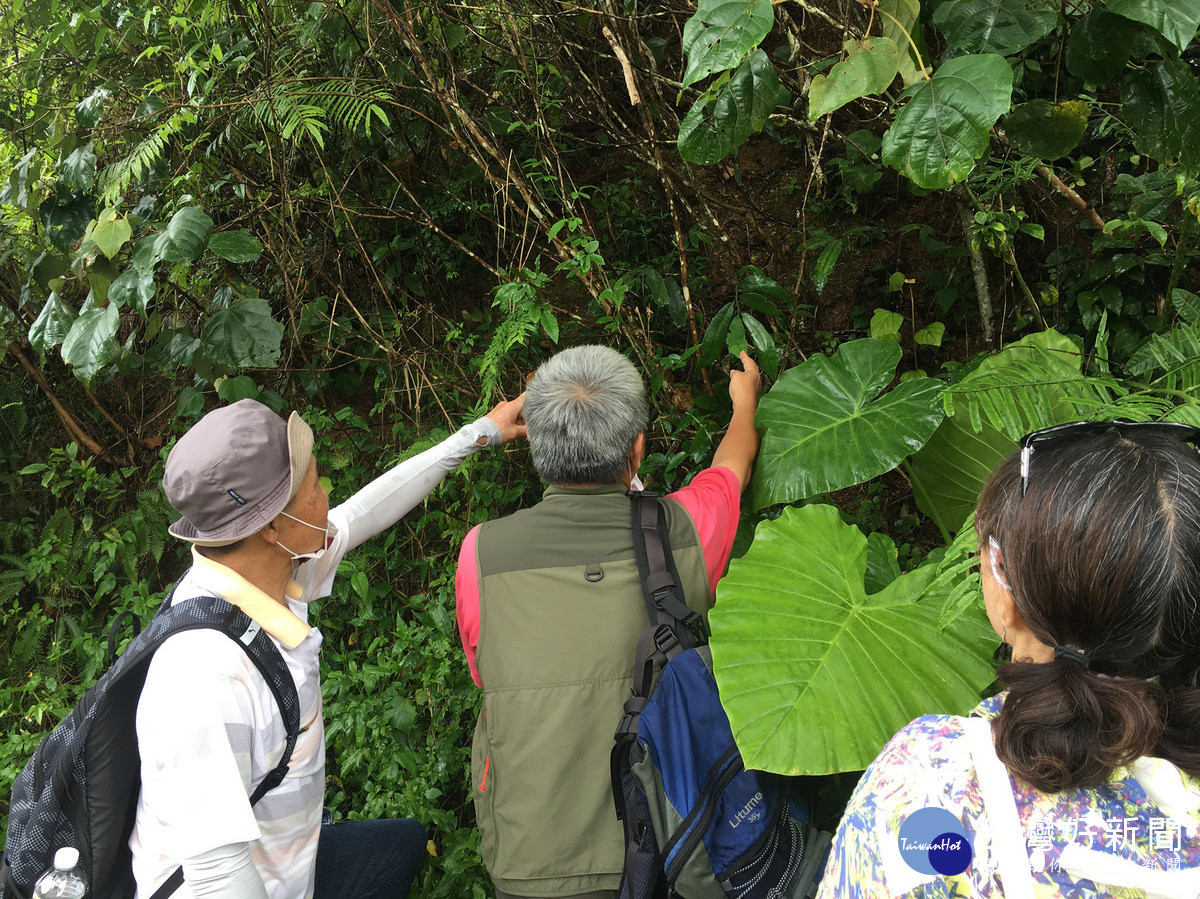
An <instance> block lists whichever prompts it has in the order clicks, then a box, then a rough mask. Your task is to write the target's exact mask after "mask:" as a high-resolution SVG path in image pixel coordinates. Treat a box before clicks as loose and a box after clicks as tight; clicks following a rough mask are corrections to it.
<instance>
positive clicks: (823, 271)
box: [812, 238, 842, 294]
mask: <svg viewBox="0 0 1200 899" xmlns="http://www.w3.org/2000/svg"><path fill="white" fill-rule="evenodd" d="M840 255H842V241H841V238H837V239H835V240H831V241H830V242H829V243H828V245H826V247H825V249H823V250H822V251H821V255H820V256H818V257H817V262H816V264H815V265H814V266H813V272H812V280H813V287H815V288H816V289H817V293H819V294H820V293H824V292H825V285H826V284H828V283H829V276H830V275H832V274H833V267H834V266H835V265H837V261H838V257H839V256H840Z"/></svg>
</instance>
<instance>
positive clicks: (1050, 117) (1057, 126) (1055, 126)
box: [1004, 100, 1091, 160]
mask: <svg viewBox="0 0 1200 899" xmlns="http://www.w3.org/2000/svg"><path fill="white" fill-rule="evenodd" d="M1090 112H1091V107H1089V106H1088V104H1087V103H1085V102H1084V101H1083V100H1067V101H1065V102H1063V103H1051V102H1050V101H1049V100H1030V101H1029V102H1028V103H1022V104H1021V105H1020V106H1017V107H1014V108H1013V111H1012V112H1011V113H1009V114H1008V116H1007V117H1006V118H1005V119H1004V133H1005V135H1006V136H1007V137H1008V139H1009V140H1010V141H1012V143H1013V145H1014V146H1015V147H1016V148H1017V149H1018V150H1020V151H1021V152H1022V153H1028V154H1029V155H1030V156H1036V157H1037V158H1038V159H1047V160H1049V159H1058V158H1059V157H1060V156H1066V155H1067V154H1068V153H1070V152H1071V151H1072V150H1074V149H1075V147H1077V146H1078V145H1079V142H1080V141H1081V140H1082V139H1083V134H1084V132H1085V131H1087V123H1088V115H1089V114H1090Z"/></svg>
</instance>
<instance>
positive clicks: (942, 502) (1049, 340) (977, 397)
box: [908, 331, 1092, 533]
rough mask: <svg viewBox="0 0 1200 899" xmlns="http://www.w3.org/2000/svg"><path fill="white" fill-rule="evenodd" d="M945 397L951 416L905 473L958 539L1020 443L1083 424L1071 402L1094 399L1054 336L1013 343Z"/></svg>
mask: <svg viewBox="0 0 1200 899" xmlns="http://www.w3.org/2000/svg"><path fill="white" fill-rule="evenodd" d="M947 392H948V394H949V395H950V396H952V397H953V398H954V400H955V402H954V415H953V416H949V417H947V418H946V419H945V421H943V422H942V423H941V424H940V425H939V426H938V429H937V431H935V432H934V434H933V436H932V437H931V438H930V439H929V442H928V443H926V444H925V446H924V447H922V448H921V449H920V450H919V451H918V452H917V453H916V454H915V455H914V456H913V457H912V459H911V460H910V461H909V466H908V473H909V477H910V479H911V480H912V485H913V495H914V497H915V498H916V501H917V507H918V508H919V509H920V510H921V511H922V512H924V513H925V514H926V515H928V516H929V517H930V518H932V519H933V520H934V522H935V523H936V524H937V526H938V527H939V528H940V529H941V530H942V531H943V532H944V533H954V532H956V531H957V530H958V529H959V527H960V526H961V525H962V523H963V521H965V520H966V518H967V516H968V515H970V514H971V512H973V511H974V509H975V501H976V500H977V499H978V498H979V490H980V488H981V487H982V486H983V483H984V481H986V480H987V478H988V476H989V475H990V474H991V473H992V469H993V468H995V467H996V465H997V464H998V463H999V462H1000V461H1001V460H1003V459H1004V458H1005V457H1006V456H1007V455H1008V454H1009V453H1011V452H1012V451H1013V450H1014V449H1015V448H1016V445H1017V444H1016V439H1017V438H1018V437H1020V436H1021V435H1022V434H1025V433H1028V432H1029V431H1033V430H1036V429H1038V428H1043V427H1047V426H1049V425H1052V424H1059V423H1061V422H1064V421H1071V420H1072V419H1075V418H1079V417H1081V416H1082V417H1087V413H1086V407H1080V406H1077V405H1076V402H1075V401H1076V399H1079V398H1085V397H1088V396H1091V395H1092V394H1091V393H1090V391H1089V389H1088V387H1087V379H1086V378H1085V377H1084V376H1083V375H1082V374H1081V372H1080V356H1079V348H1078V347H1076V346H1075V344H1074V343H1073V342H1072V341H1071V340H1070V339H1069V338H1067V337H1064V336H1063V335H1061V334H1059V333H1058V332H1057V331H1043V332H1041V333H1038V334H1031V335H1029V336H1028V337H1025V338H1023V339H1022V340H1020V341H1018V342H1017V343H1014V344H1011V345H1010V346H1008V347H1006V348H1005V349H1003V350H1001V351H1000V352H999V353H997V354H996V355H994V356H991V357H989V358H987V359H985V360H984V361H983V362H982V363H981V364H980V366H979V367H978V368H977V369H975V371H973V372H971V373H970V374H969V375H967V376H966V377H965V378H963V379H962V380H961V381H960V382H959V383H958V384H955V385H954V386H953V387H951V388H949V390H948V391H947ZM973 413H977V421H976V422H973V421H972V419H973V418H976V415H974V414H973ZM976 423H977V424H978V430H976V427H975V424H976Z"/></svg>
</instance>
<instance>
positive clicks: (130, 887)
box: [0, 591, 300, 899]
mask: <svg viewBox="0 0 1200 899" xmlns="http://www.w3.org/2000/svg"><path fill="white" fill-rule="evenodd" d="M173 593H174V591H172V594H173ZM126 617H129V618H133V616H132V614H131V613H128V612H124V613H122V614H121V615H120V616H118V619H117V621H116V622H115V623H114V625H113V628H112V631H111V632H110V633H109V640H108V653H109V665H110V666H111V667H109V669H108V670H107V671H105V672H104V674H103V675H101V677H100V679H99V680H98V681H97V682H96V684H95V686H93V687H92V688H91V689H90V690H88V691H87V693H85V694H84V696H83V698H82V699H81V700H79V703H78V704H77V705H76V706H75V708H73V709H72V710H71V712H70V713H69V714H68V715H67V717H66V718H65V719H63V721H62V723H61V724H59V725H58V727H56V728H55V729H54V730H53V731H52V732H51V733H50V734H48V735H47V736H46V737H44V738H43V739H42V741H41V742H40V743H39V744H38V746H37V749H36V750H35V751H34V753H33V758H31V759H30V760H29V762H28V763H27V764H26V765H25V767H24V768H23V769H22V771H21V773H20V774H19V775H18V776H17V779H16V782H15V783H14V784H13V791H12V798H11V800H10V803H9V818H8V835H7V837H6V839H5V844H4V854H3V858H2V859H0V899H29V897H30V896H32V895H33V888H34V883H35V881H36V880H37V878H38V877H40V876H41V875H42V873H43V872H44V871H45V870H46V869H47V868H49V867H50V866H51V863H52V861H53V857H54V852H55V850H57V849H59V848H61V847H63V846H74V847H75V848H76V849H78V850H79V864H80V867H81V868H82V871H83V875H84V878H85V880H86V882H87V886H88V895H89V896H95V897H98V899H133V895H134V890H135V884H134V881H133V870H132V855H131V854H130V851H129V836H130V834H131V833H132V832H133V824H134V816H135V814H136V812H137V800H138V794H139V792H140V790H141V756H140V755H139V754H138V747H137V732H136V728H135V721H136V714H137V705H138V699H139V697H140V696H141V693H142V686H143V685H144V684H145V682H146V671H147V669H148V668H149V666H150V659H151V658H152V657H153V656H154V653H155V651H156V650H157V649H158V647H159V646H161V645H162V642H163V641H164V640H166V639H167V638H168V637H170V636H172V635H174V634H178V633H180V632H181V631H187V630H195V629H196V628H210V629H212V630H217V631H220V632H221V633H223V634H225V635H226V636H227V637H229V639H231V640H233V641H234V642H236V643H237V644H238V645H239V646H241V647H242V648H243V649H244V650H245V651H246V654H247V655H248V656H250V659H251V660H252V661H253V662H254V665H255V667H256V668H257V669H258V670H259V672H260V673H261V674H262V676H263V677H264V678H265V679H266V682H267V684H268V686H269V687H270V689H271V692H272V694H274V696H275V701H276V702H277V703H278V705H279V708H280V710H281V712H282V714H283V720H284V726H285V728H286V730H287V739H286V743H285V747H284V752H283V757H282V758H281V759H280V761H279V764H278V765H277V766H276V767H275V768H274V769H272V770H271V772H270V773H268V774H267V776H266V777H265V778H263V781H262V782H261V783H260V784H259V785H258V786H257V787H256V788H255V790H254V792H253V793H252V794H251V796H250V802H251V804H252V805H253V804H254V803H256V802H258V800H259V799H260V798H262V796H263V795H264V794H266V793H267V791H269V790H271V789H274V788H275V787H276V786H278V785H279V783H280V782H281V781H282V780H283V778H284V775H286V774H287V770H288V762H289V761H290V760H291V755H292V750H293V749H294V748H295V745H296V739H297V737H298V736H299V734H300V699H299V696H298V695H297V694H296V684H295V682H294V681H293V680H292V676H291V674H290V673H289V672H288V669H287V663H286V662H285V661H284V659H283V656H282V655H281V654H280V652H279V649H278V648H277V647H276V646H275V644H274V643H273V642H271V638H270V637H269V636H267V634H266V632H265V631H263V630H262V628H261V627H259V625H258V624H257V623H255V622H254V621H252V620H251V619H250V618H249V617H248V616H247V615H246V614H245V613H244V612H242V611H241V610H240V609H238V608H236V607H235V606H232V605H230V604H229V603H228V602H226V601H225V600H223V599H217V598H214V597H200V598H197V599H190V600H187V601H185V602H181V603H177V604H176V605H171V599H170V597H168V599H167V601H166V602H164V603H163V604H162V606H161V607H160V608H159V610H158V612H157V613H156V614H155V616H154V620H153V621H151V623H150V626H149V627H147V628H146V630H144V631H142V632H141V633H140V634H138V635H137V636H136V637H135V638H134V639H133V640H132V641H131V642H130V643H129V646H128V647H127V648H126V649H125V652H124V653H122V654H121V656H120V658H116V634H117V629H118V628H119V627H120V624H121V622H122V620H123V619H124V618H126ZM134 620H135V621H136V619H134ZM114 659H115V663H114ZM182 883H183V869H182V868H179V869H177V870H176V871H175V873H174V874H172V875H171V877H170V878H169V879H168V880H167V881H166V883H164V884H163V885H162V886H161V887H160V888H159V889H158V890H156V891H155V893H154V895H153V896H152V897H151V899H165V897H167V896H169V895H171V894H172V893H173V892H175V890H177V889H178V888H179V886H180V884H182Z"/></svg>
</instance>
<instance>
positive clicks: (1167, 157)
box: [1121, 59, 1200, 172]
mask: <svg viewBox="0 0 1200 899" xmlns="http://www.w3.org/2000/svg"><path fill="white" fill-rule="evenodd" d="M1121 113H1122V116H1123V117H1124V119H1125V121H1126V122H1128V123H1129V125H1130V126H1131V127H1132V128H1133V131H1134V144H1135V145H1136V146H1137V148H1138V150H1140V151H1141V152H1143V153H1145V154H1146V155H1147V156H1150V157H1152V158H1153V159H1157V160H1158V161H1159V162H1166V163H1173V162H1176V161H1178V162H1179V164H1180V165H1181V166H1182V167H1183V168H1184V169H1185V170H1186V171H1188V172H1196V171H1198V170H1200V140H1198V139H1197V135H1200V86H1198V85H1197V82H1196V76H1195V75H1193V74H1192V72H1191V69H1190V68H1189V67H1188V64H1187V63H1186V62H1184V61H1183V60H1182V59H1168V60H1160V61H1158V62H1154V63H1151V64H1149V65H1147V66H1145V67H1144V68H1142V69H1139V70H1138V71H1136V72H1130V73H1129V74H1128V75H1127V76H1126V77H1125V79H1124V80H1123V81H1122V82H1121Z"/></svg>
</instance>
